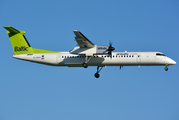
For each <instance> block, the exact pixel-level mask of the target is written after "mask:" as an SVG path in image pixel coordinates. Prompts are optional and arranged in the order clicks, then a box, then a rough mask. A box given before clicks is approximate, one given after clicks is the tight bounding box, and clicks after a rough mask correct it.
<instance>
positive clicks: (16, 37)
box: [4, 26, 33, 55]
mask: <svg viewBox="0 0 179 120" xmlns="http://www.w3.org/2000/svg"><path fill="white" fill-rule="evenodd" d="M4 28H5V29H6V30H8V31H7V34H8V35H9V38H10V41H11V44H12V48H13V51H14V54H15V55H18V54H33V49H32V48H31V46H30V44H29V43H28V41H27V39H26V38H25V36H24V34H25V31H19V30H16V29H14V28H13V27H11V26H5V27H4Z"/></svg>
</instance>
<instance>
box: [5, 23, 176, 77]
mask: <svg viewBox="0 0 179 120" xmlns="http://www.w3.org/2000/svg"><path fill="white" fill-rule="evenodd" d="M4 28H5V29H6V30H7V34H8V35H9V38H10V41H11V44H12V48H13V51H14V55H13V57H14V58H17V59H20V60H25V61H30V62H35V63H40V64H45V65H51V66H68V67H84V68H87V67H88V66H97V72H96V73H95V75H94V76H95V77H96V78H99V76H100V75H99V72H100V71H101V69H102V68H103V67H105V66H120V68H121V67H123V66H166V67H165V70H166V71H168V66H169V65H174V64H176V62H175V61H174V60H172V59H171V58H169V57H167V56H165V55H164V54H163V53H161V52H127V51H125V52H112V51H114V50H115V48H114V47H112V44H111V43H110V45H109V46H102V45H95V44H93V43H92V42H91V41H90V40H89V39H88V38H86V37H85V36H84V35H83V34H82V33H81V32H80V31H77V30H74V31H73V32H74V34H75V35H76V37H75V40H76V42H77V43H78V47H74V48H73V49H72V50H71V51H69V52H56V51H48V50H42V49H37V48H32V47H31V46H30V44H29V42H28V41H27V39H26V37H25V36H24V34H25V31H19V30H16V29H14V28H13V27H11V26H6V27H4Z"/></svg>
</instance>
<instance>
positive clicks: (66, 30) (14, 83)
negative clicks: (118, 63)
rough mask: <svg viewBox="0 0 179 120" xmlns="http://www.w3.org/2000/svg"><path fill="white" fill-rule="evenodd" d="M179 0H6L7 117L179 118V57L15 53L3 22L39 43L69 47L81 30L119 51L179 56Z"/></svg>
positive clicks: (0, 90)
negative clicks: (107, 60) (53, 62)
mask: <svg viewBox="0 0 179 120" xmlns="http://www.w3.org/2000/svg"><path fill="white" fill-rule="evenodd" d="M178 6H179V2H178V1H177V0H158V1H156V0H151V1H143V0H138V1H133V0H123V1H119V0H110V1H109V0H108V1H107V0H91V1H84V0H75V1H74V0H66V1H59V0H53V1H47V0H44V1H37V0H26V1H23V0H15V1H14V0H8V1H1V4H0V18H1V19H0V26H1V29H0V41H1V43H2V44H1V47H0V51H1V62H0V67H1V68H0V73H1V75H0V119H1V120H12V119H13V120H32V119H33V120H49V119H50V120H57V119H58V120H59V119H60V120H92V119H93V120H99V119H102V120H119V119H122V120H131V119H132V120H144V119H145V120H151V119H152V120H159V119H162V120H168V119H170V120H178V119H179V114H178V113H179V102H178V101H179V87H178V86H179V77H178V68H179V67H178V64H176V65H174V66H169V71H167V72H166V71H164V66H160V67H154V66H153V67H146V66H144V67H140V68H138V67H123V68H122V70H120V69H119V67H107V68H103V70H102V71H101V72H100V75H101V76H100V78H99V79H96V78H95V77H94V73H95V72H96V67H88V68H87V69H84V68H68V67H51V66H45V65H40V64H36V63H30V62H26V61H20V60H17V59H14V58H12V55H13V51H12V47H11V44H10V40H9V38H8V35H7V34H6V30H5V29H4V28H3V26H13V27H14V28H16V29H18V30H24V31H26V34H25V36H26V38H27V39H28V41H29V43H30V44H31V46H32V47H34V48H39V49H46V50H53V51H69V50H71V49H72V48H73V47H75V46H76V45H77V43H76V42H75V41H74V37H75V35H74V34H73V32H72V31H73V30H80V31H81V32H82V33H83V34H84V35H85V36H86V37H87V38H88V39H90V40H91V41H92V42H93V43H94V44H98V45H108V44H109V41H112V43H113V46H114V47H115V52H116V51H125V50H127V51H129V52H132V51H139V52H141V51H159V52H163V53H164V54H166V55H167V56H169V57H170V58H172V59H174V60H175V61H176V62H177V63H178V61H179V56H178V51H179V47H178V45H179V34H178V31H179V22H178V21H179V7H178Z"/></svg>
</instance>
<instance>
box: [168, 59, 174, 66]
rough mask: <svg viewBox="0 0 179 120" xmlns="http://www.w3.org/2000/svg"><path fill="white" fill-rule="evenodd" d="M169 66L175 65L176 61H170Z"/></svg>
mask: <svg viewBox="0 0 179 120" xmlns="http://www.w3.org/2000/svg"><path fill="white" fill-rule="evenodd" d="M168 64H169V65H175V64H176V62H175V61H174V60H172V59H169V60H168Z"/></svg>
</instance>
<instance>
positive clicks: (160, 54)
mask: <svg viewBox="0 0 179 120" xmlns="http://www.w3.org/2000/svg"><path fill="white" fill-rule="evenodd" d="M156 55H157V56H166V55H164V54H162V53H156Z"/></svg>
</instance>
